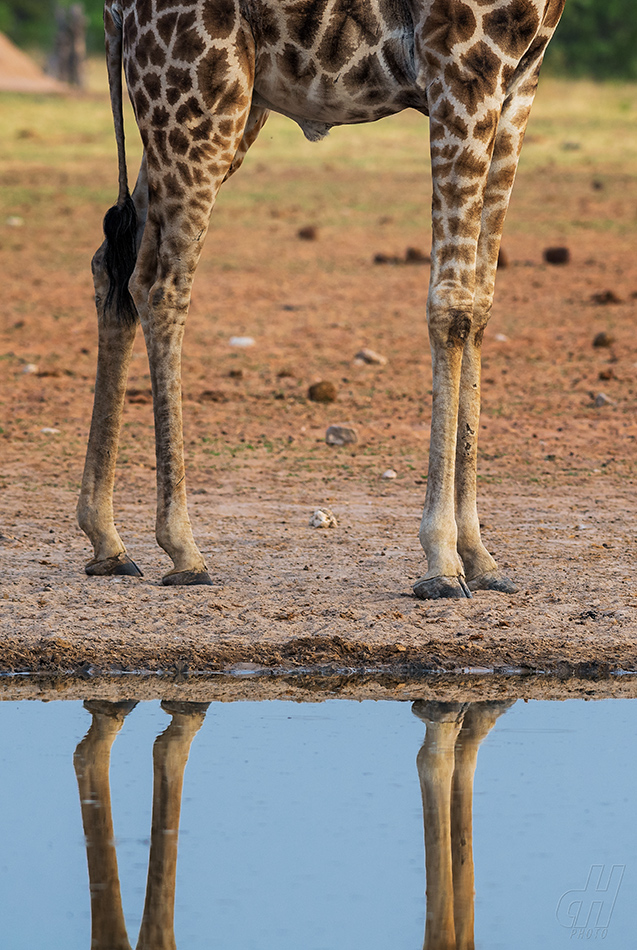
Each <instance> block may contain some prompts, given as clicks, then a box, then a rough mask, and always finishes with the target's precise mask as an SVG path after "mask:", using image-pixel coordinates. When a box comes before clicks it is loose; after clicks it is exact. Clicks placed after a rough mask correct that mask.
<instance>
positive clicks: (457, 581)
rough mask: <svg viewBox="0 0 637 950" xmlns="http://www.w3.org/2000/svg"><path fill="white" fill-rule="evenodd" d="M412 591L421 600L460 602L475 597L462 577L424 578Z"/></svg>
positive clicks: (417, 582)
mask: <svg viewBox="0 0 637 950" xmlns="http://www.w3.org/2000/svg"><path fill="white" fill-rule="evenodd" d="M412 590H413V592H414V594H415V595H416V597H418V598H419V599H420V600H441V599H442V598H445V597H447V598H453V599H455V600H460V599H463V598H465V597H473V594H472V593H471V591H470V590H469V588H468V587H467V585H466V583H465V579H464V577H460V576H458V577H444V576H440V577H422V578H421V579H420V580H419V581H416V583H415V584H414V586H413V587H412Z"/></svg>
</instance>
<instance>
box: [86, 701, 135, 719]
mask: <svg viewBox="0 0 637 950" xmlns="http://www.w3.org/2000/svg"><path fill="white" fill-rule="evenodd" d="M137 702H138V700H136V699H123V700H120V701H119V702H111V701H110V700H107V699H85V700H84V709H86V710H87V711H88V712H90V713H92V714H93V715H100V716H110V717H111V718H112V719H124V718H125V717H126V716H128V714H129V712H132V711H133V709H134V708H135V706H136V705H137Z"/></svg>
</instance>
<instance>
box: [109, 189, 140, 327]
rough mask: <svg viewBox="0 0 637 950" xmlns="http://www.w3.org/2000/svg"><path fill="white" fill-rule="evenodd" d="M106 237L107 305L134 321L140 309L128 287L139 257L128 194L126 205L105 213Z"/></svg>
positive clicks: (123, 316) (134, 223)
mask: <svg viewBox="0 0 637 950" xmlns="http://www.w3.org/2000/svg"><path fill="white" fill-rule="evenodd" d="M104 236H105V237H106V255H105V263H106V271H107V273H108V281H109V283H108V294H107V295H106V307H107V308H109V307H111V306H112V305H113V304H115V307H116V310H117V314H118V316H119V318H120V320H122V321H123V322H124V323H128V324H130V323H135V322H136V321H137V309H136V307H135V304H134V302H133V298H132V297H131V295H130V291H129V289H128V281H129V279H130V276H131V274H132V273H133V270H134V269H135V261H136V259H137V211H136V210H135V205H134V204H133V199H132V198H131V196H130V195H129V194H127V195H126V198H125V200H124V204H123V205H121V206H120V205H114V206H113V207H112V208H110V209H109V210H108V211H107V212H106V217H105V218H104Z"/></svg>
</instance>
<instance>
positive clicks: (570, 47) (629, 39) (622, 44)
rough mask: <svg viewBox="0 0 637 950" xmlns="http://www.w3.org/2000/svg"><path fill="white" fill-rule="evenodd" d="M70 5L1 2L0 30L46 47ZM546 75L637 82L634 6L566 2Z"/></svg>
mask: <svg viewBox="0 0 637 950" xmlns="http://www.w3.org/2000/svg"><path fill="white" fill-rule="evenodd" d="M71 2H72V0H0V30H2V31H4V32H5V33H8V34H9V36H10V37H11V39H13V40H14V42H16V43H18V44H19V45H22V46H24V45H26V46H29V45H31V46H40V47H43V48H45V49H46V48H48V47H50V45H51V43H52V40H53V34H54V31H55V9H56V7H57V6H68V5H69V4H70V3H71ZM102 6H103V2H102V0H84V9H85V10H86V14H87V17H88V21H89V30H88V46H89V49H90V50H92V51H98V50H100V49H101V48H102ZM547 71H550V72H552V73H553V74H557V75H569V76H588V77H592V78H595V79H633V80H634V79H637V15H636V10H635V0H567V3H566V10H565V12H564V16H563V18H562V22H561V23H560V26H559V27H558V30H557V33H556V36H555V38H554V40H553V43H552V45H551V47H550V49H549V53H548V55H547Z"/></svg>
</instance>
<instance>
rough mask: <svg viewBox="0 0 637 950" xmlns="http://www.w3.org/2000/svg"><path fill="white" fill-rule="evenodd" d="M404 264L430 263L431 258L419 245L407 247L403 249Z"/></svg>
mask: <svg viewBox="0 0 637 950" xmlns="http://www.w3.org/2000/svg"><path fill="white" fill-rule="evenodd" d="M405 264H431V258H430V257H429V255H428V254H424V253H423V251H421V250H420V248H419V247H408V248H407V250H406V251H405Z"/></svg>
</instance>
